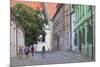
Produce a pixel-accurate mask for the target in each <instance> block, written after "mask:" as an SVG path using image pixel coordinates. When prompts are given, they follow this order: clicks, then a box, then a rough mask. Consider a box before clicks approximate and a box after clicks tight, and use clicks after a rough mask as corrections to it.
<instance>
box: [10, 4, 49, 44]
mask: <svg viewBox="0 0 100 67" xmlns="http://www.w3.org/2000/svg"><path fill="white" fill-rule="evenodd" d="M11 11H12V13H13V14H14V15H15V16H16V20H17V21H18V22H19V24H20V25H21V26H22V27H23V28H24V30H25V43H26V44H28V45H31V44H34V43H37V42H38V41H41V39H40V38H39V36H40V35H45V34H46V33H45V31H44V29H45V25H47V24H48V22H47V20H46V19H45V14H44V13H43V12H42V11H39V10H35V9H33V8H31V7H28V6H26V5H24V4H16V5H15V6H14V7H12V8H11Z"/></svg>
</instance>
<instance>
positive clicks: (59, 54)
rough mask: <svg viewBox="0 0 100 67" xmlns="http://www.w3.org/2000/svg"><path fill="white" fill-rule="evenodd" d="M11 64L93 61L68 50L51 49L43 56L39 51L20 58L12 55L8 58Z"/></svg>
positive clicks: (28, 64) (26, 64) (27, 64)
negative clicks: (51, 50)
mask: <svg viewBox="0 0 100 67" xmlns="http://www.w3.org/2000/svg"><path fill="white" fill-rule="evenodd" d="M10 61H11V62H10V63H11V66H30V65H43V64H61V63H77V62H90V61H93V60H91V59H89V58H87V57H84V56H82V55H80V54H76V53H72V52H68V51H53V52H46V53H45V57H44V58H43V57H42V56H41V53H35V55H34V56H31V53H30V54H29V56H28V57H25V56H24V55H23V57H22V59H19V57H13V58H11V60H10Z"/></svg>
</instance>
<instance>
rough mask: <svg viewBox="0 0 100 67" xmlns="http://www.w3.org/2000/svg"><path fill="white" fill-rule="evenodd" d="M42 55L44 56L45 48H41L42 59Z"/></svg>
mask: <svg viewBox="0 0 100 67" xmlns="http://www.w3.org/2000/svg"><path fill="white" fill-rule="evenodd" d="M44 54H45V46H43V47H42V57H43V58H44Z"/></svg>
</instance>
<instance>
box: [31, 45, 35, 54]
mask: <svg viewBox="0 0 100 67" xmlns="http://www.w3.org/2000/svg"><path fill="white" fill-rule="evenodd" d="M31 53H32V56H34V46H32V47H31Z"/></svg>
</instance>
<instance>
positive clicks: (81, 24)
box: [73, 5, 95, 59]
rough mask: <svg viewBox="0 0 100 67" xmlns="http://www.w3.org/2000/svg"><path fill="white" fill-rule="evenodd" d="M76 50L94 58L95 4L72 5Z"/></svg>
mask: <svg viewBox="0 0 100 67" xmlns="http://www.w3.org/2000/svg"><path fill="white" fill-rule="evenodd" d="M73 8H74V12H75V16H76V22H75V24H76V25H75V33H76V35H75V37H76V39H77V40H75V41H76V43H77V50H76V51H77V52H79V53H81V54H82V55H84V56H87V57H90V58H92V59H94V58H95V40H94V39H95V29H94V27H95V26H94V23H95V6H91V5H74V6H73Z"/></svg>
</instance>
